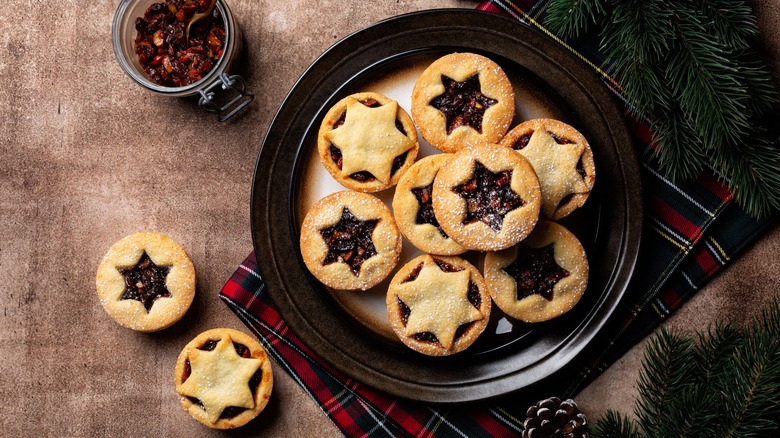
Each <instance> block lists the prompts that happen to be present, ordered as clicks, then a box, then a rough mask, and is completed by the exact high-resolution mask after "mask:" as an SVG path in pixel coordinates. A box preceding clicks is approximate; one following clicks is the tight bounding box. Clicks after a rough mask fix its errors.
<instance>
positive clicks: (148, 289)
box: [118, 251, 171, 313]
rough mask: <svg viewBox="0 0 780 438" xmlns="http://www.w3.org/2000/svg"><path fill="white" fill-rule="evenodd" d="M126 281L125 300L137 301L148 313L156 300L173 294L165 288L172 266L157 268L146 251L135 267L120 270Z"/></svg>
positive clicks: (123, 296) (123, 295)
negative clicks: (166, 278)
mask: <svg viewBox="0 0 780 438" xmlns="http://www.w3.org/2000/svg"><path fill="white" fill-rule="evenodd" d="M118 270H119V273H120V274H122V277H124V280H125V291H124V292H123V293H122V297H121V299H123V300H137V301H140V302H141V304H143V306H144V308H145V309H146V312H147V313H148V312H149V311H150V310H152V306H153V305H154V302H155V300H157V298H160V297H170V296H171V293H170V291H168V288H167V287H165V277H166V276H167V275H168V272H170V270H171V267H170V266H157V265H156V264H154V262H153V261H152V259H151V258H150V257H149V255H148V254H146V251H144V253H143V255H141V259H140V260H139V261H138V263H136V264H135V266H132V267H129V268H118Z"/></svg>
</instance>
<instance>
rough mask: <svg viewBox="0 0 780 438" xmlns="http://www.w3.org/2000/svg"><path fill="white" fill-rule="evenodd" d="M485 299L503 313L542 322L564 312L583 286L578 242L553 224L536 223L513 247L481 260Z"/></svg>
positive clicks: (584, 271) (581, 252) (582, 251)
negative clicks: (488, 293) (523, 238)
mask: <svg viewBox="0 0 780 438" xmlns="http://www.w3.org/2000/svg"><path fill="white" fill-rule="evenodd" d="M485 281H486V282H487V284H488V288H489V289H490V296H491V297H492V298H493V301H494V302H495V303H496V306H498V307H499V308H500V309H501V310H503V311H504V313H506V314H507V315H509V316H511V317H513V318H517V319H519V320H522V321H526V322H541V321H547V320H548V319H552V318H555V317H557V316H560V315H562V314H564V313H566V312H568V311H569V310H570V309H571V308H572V307H574V305H575V304H577V302H578V301H579V300H580V298H581V297H582V294H583V292H585V288H586V287H587V285H588V257H587V255H586V254H585V249H583V247H582V244H580V241H579V240H577V237H575V236H574V234H572V233H571V232H570V231H569V230H567V229H566V228H564V227H563V226H562V225H559V224H557V223H555V222H550V221H539V223H538V224H537V225H536V228H534V231H533V232H532V233H531V235H530V236H528V238H526V239H525V240H523V241H522V242H520V243H519V244H518V245H516V246H514V247H512V248H509V249H506V250H503V251H500V252H495V253H488V254H487V256H486V257H485Z"/></svg>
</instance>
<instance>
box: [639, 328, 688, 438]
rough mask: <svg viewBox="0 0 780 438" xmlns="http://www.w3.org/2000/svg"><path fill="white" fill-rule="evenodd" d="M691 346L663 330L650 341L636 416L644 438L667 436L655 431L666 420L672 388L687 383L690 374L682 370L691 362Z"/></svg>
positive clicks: (660, 430)
mask: <svg viewBox="0 0 780 438" xmlns="http://www.w3.org/2000/svg"><path fill="white" fill-rule="evenodd" d="M692 351H693V350H692V342H691V340H690V339H685V338H683V337H681V336H678V335H676V334H673V333H670V332H668V331H666V330H664V329H661V330H660V331H659V332H658V335H657V336H656V337H655V338H653V340H651V341H650V344H649V345H648V347H647V350H646V352H645V357H644V364H645V365H644V366H643V367H642V370H641V371H640V373H639V400H638V402H637V411H636V415H637V417H638V418H639V419H640V423H639V424H640V427H641V428H642V429H643V430H642V431H643V433H644V435H646V436H668V435H666V434H665V433H664V432H665V431H664V430H662V429H661V428H658V427H656V426H657V425H659V424H664V422H659V421H658V419H670V414H671V412H670V410H669V402H670V400H672V399H673V397H674V396H675V391H674V389H675V388H681V387H684V386H685V384H686V383H685V382H688V381H690V379H691V375H690V374H689V372H690V370H689V369H688V368H687V367H686V366H685V364H686V363H688V362H690V361H691V360H692Z"/></svg>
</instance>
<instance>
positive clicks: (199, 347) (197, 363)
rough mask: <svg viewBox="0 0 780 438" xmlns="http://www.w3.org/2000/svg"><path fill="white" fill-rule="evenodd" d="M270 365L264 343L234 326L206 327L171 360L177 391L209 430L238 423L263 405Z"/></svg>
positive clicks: (268, 387) (270, 377)
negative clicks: (173, 361)
mask: <svg viewBox="0 0 780 438" xmlns="http://www.w3.org/2000/svg"><path fill="white" fill-rule="evenodd" d="M273 382H274V378H273V370H272V369H271V362H270V361H269V359H268V355H267V354H266V352H265V350H264V349H263V347H262V346H261V345H260V344H259V343H258V342H257V341H255V340H254V339H253V338H252V337H250V336H249V335H246V334H244V333H242V332H240V331H238V330H233V329H228V328H218V329H212V330H207V331H205V332H203V333H201V334H199V335H198V336H197V337H195V339H193V340H192V341H190V343H188V344H187V345H186V346H185V347H184V349H183V350H182V352H181V353H180V354H179V359H178V360H177V361H176V393H178V394H179V396H180V397H181V404H182V406H183V407H184V410H186V411H187V413H188V414H190V415H191V416H192V417H193V418H195V419H196V420H198V421H199V422H201V423H202V424H204V425H206V426H208V427H211V428H214V429H232V428H236V427H239V426H243V425H244V424H246V423H247V422H249V421H250V420H252V419H253V418H255V417H256V416H257V414H259V413H260V412H261V411H262V410H263V409H264V408H265V406H266V405H267V404H268V399H269V398H270V396H271V390H272V388H273Z"/></svg>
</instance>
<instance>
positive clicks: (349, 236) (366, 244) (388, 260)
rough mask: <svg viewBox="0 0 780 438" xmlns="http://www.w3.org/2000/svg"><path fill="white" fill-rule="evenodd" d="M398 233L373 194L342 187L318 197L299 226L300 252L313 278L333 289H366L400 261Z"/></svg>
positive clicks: (389, 214)
mask: <svg viewBox="0 0 780 438" xmlns="http://www.w3.org/2000/svg"><path fill="white" fill-rule="evenodd" d="M401 244H402V241H401V233H400V232H399V231H398V227H397V226H396V224H395V220H394V219H393V213H392V212H391V211H390V209H389V208H388V207H387V206H386V205H385V204H384V203H383V202H382V201H380V200H379V199H378V198H376V197H375V196H372V195H369V194H366V193H358V192H354V191H350V190H344V191H341V192H336V193H333V194H330V195H328V196H326V197H324V198H322V199H320V200H319V201H318V202H317V203H316V204H314V206H312V208H311V210H309V212H308V213H307V214H306V217H305V218H304V220H303V225H301V238H300V246H301V255H302V256H303V261H304V262H305V263H306V267H307V268H308V269H309V271H310V272H311V273H312V274H314V276H315V277H316V278H317V280H319V281H321V282H322V283H324V284H325V285H326V286H329V287H332V288H334V289H342V290H356V289H362V290H365V289H369V288H371V287H373V286H375V285H376V284H377V283H379V282H380V281H382V280H383V279H384V278H385V277H387V276H388V275H389V274H390V272H391V271H392V270H393V268H395V265H396V264H397V263H398V257H399V255H400V253H401Z"/></svg>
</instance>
